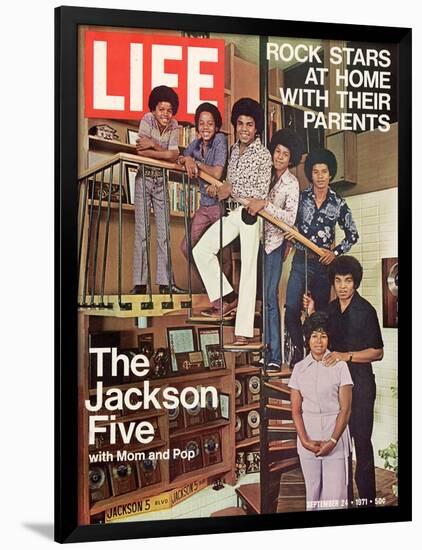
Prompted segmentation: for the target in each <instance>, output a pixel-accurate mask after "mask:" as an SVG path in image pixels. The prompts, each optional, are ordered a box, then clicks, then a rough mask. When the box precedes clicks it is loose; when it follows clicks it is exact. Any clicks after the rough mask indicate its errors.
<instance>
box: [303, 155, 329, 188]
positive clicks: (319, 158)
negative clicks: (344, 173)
mask: <svg viewBox="0 0 422 550" xmlns="http://www.w3.org/2000/svg"><path fill="white" fill-rule="evenodd" d="M314 164H326V165H327V167H328V171H329V172H330V181H333V179H334V176H335V175H336V173H337V159H336V157H335V155H334V153H332V152H331V151H330V150H329V149H314V150H313V151H311V152H310V153H309V155H308V156H307V157H306V160H305V174H306V177H307V178H308V180H309V181H310V182H311V183H312V169H313V167H314Z"/></svg>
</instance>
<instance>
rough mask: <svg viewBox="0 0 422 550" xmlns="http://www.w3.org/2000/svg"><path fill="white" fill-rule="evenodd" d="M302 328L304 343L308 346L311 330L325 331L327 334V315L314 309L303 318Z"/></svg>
mask: <svg viewBox="0 0 422 550" xmlns="http://www.w3.org/2000/svg"><path fill="white" fill-rule="evenodd" d="M303 330H304V333H305V342H306V345H307V346H309V339H310V337H311V334H312V333H313V332H325V333H326V334H328V315H327V314H326V313H325V311H315V312H314V313H312V314H311V315H309V317H308V318H307V319H306V320H305V323H304V325H303Z"/></svg>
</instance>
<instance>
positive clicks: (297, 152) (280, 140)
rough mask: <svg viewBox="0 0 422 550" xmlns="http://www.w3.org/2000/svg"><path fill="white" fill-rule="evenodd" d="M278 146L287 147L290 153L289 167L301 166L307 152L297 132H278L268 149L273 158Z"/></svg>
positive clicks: (284, 129) (288, 129) (288, 130)
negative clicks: (300, 163)
mask: <svg viewBox="0 0 422 550" xmlns="http://www.w3.org/2000/svg"><path fill="white" fill-rule="evenodd" d="M277 145H283V147H286V148H287V149H288V150H289V151H290V163H289V166H297V165H298V164H299V162H300V159H301V158H302V155H303V153H304V152H305V148H304V146H303V142H302V140H301V139H300V137H299V135H298V134H297V132H295V131H294V130H293V129H292V128H283V129H281V130H277V132H275V134H274V135H273V137H272V138H271V141H270V145H269V147H268V149H269V150H270V153H271V157H272V156H273V155H274V151H275V149H276V147H277Z"/></svg>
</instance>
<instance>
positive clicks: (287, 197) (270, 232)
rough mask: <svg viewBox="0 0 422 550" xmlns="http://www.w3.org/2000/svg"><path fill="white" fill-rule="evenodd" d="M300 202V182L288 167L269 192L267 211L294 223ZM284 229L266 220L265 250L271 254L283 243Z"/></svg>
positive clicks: (289, 222)
mask: <svg viewBox="0 0 422 550" xmlns="http://www.w3.org/2000/svg"><path fill="white" fill-rule="evenodd" d="M298 204H299V182H298V180H297V178H296V176H294V175H293V174H292V173H291V172H290V171H289V170H288V169H287V170H285V172H284V173H283V174H282V175H281V176H280V177H279V178H278V180H277V181H276V183H275V185H274V186H273V187H272V189H271V190H270V192H269V194H268V201H267V206H266V207H265V211H266V212H268V214H271V216H273V217H274V218H276V219H278V220H280V221H282V222H285V223H287V224H288V225H291V226H292V225H294V223H295V219H296V214H297V209H298ZM283 240H284V237H283V231H282V230H281V229H279V228H278V227H276V226H275V225H273V224H272V223H270V222H268V221H266V222H265V252H266V253H267V254H270V253H271V252H272V251H273V250H275V249H276V248H278V247H279V246H281V245H282V244H283Z"/></svg>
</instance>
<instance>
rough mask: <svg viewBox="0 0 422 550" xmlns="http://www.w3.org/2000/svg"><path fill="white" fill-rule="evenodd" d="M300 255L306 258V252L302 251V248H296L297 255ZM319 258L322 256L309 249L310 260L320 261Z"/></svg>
mask: <svg viewBox="0 0 422 550" xmlns="http://www.w3.org/2000/svg"><path fill="white" fill-rule="evenodd" d="M304 246H305V245H304ZM298 253H299V254H302V256H305V251H304V250H301V249H300V248H296V254H298ZM319 258H320V256H319V255H318V254H316V253H315V252H312V251H311V250H309V249H308V260H319Z"/></svg>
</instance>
